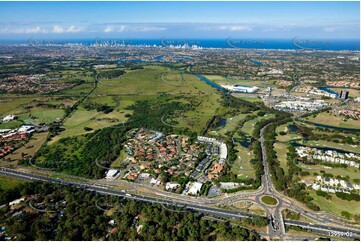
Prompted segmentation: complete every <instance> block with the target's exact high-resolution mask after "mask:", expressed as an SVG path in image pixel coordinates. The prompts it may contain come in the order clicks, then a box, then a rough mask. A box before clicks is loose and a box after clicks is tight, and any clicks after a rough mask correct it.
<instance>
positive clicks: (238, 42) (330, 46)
mask: <svg viewBox="0 0 361 242" xmlns="http://www.w3.org/2000/svg"><path fill="white" fill-rule="evenodd" d="M26 43H29V41H28V40H0V44H26ZM30 43H31V44H33V45H44V44H48V43H49V44H65V43H69V44H75V43H77V44H83V45H94V44H96V43H97V44H103V45H104V44H108V45H110V44H113V45H114V44H123V43H124V44H125V45H143V46H185V45H187V46H198V47H203V48H242V49H282V50H287V49H289V50H297V49H306V50H308V49H309V50H337V51H342V50H350V51H359V50H360V41H359V40H340V39H337V40H331V39H330V40H324V39H323V40H317V39H301V38H299V39H298V38H293V39H236V38H234V39H232V38H227V39H165V38H161V39H105V38H104V39H100V38H98V39H68V40H60V39H57V40H55V39H53V40H52V39H36V38H33V39H31V40H30Z"/></svg>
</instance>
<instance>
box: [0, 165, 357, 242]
mask: <svg viewBox="0 0 361 242" xmlns="http://www.w3.org/2000/svg"><path fill="white" fill-rule="evenodd" d="M0 174H1V175H5V176H10V177H14V178H19V179H23V180H28V181H43V182H48V183H55V184H61V185H68V186H74V187H78V188H81V189H86V190H88V191H92V192H96V193H99V194H103V195H112V196H119V197H123V198H126V199H133V200H137V201H143V202H151V203H159V204H164V205H171V206H176V207H179V208H183V209H190V210H194V211H197V212H199V213H203V214H207V215H212V216H216V217H221V218H226V219H243V218H247V217H255V216H257V215H255V214H251V213H245V212H238V211H231V210H226V209H219V208H213V207H207V206H202V205H196V204H194V205H193V204H189V203H185V202H178V201H169V200H165V199H158V198H155V197H150V196H145V195H138V194H128V193H127V192H125V191H115V190H112V189H114V188H111V187H106V186H99V185H94V184H89V183H86V182H76V181H68V180H63V179H60V178H49V177H46V176H41V175H37V174H32V173H26V172H21V171H17V170H12V169H8V168H0ZM284 222H285V224H286V225H294V226H299V227H301V228H304V229H308V230H309V231H312V232H314V233H318V234H323V235H327V236H330V234H332V235H335V236H337V237H340V238H344V239H345V238H347V239H355V240H359V238H360V232H359V231H358V230H356V229H345V228H340V227H334V226H333V227H331V226H325V225H321V224H313V223H307V222H301V221H293V220H285V221H284ZM346 235H349V236H348V237H346Z"/></svg>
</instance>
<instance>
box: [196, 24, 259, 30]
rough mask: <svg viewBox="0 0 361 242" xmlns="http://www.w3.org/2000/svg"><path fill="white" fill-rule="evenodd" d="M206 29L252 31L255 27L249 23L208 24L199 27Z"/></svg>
mask: <svg viewBox="0 0 361 242" xmlns="http://www.w3.org/2000/svg"><path fill="white" fill-rule="evenodd" d="M198 29H200V30H206V31H219V30H220V31H251V30H253V27H251V26H248V25H217V24H215V25H207V26H202V27H200V28H198Z"/></svg>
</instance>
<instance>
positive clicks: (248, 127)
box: [241, 112, 274, 135]
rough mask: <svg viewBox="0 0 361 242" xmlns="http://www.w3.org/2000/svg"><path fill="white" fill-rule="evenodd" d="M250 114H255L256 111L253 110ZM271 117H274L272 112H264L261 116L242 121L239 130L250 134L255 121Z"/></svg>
mask: <svg viewBox="0 0 361 242" xmlns="http://www.w3.org/2000/svg"><path fill="white" fill-rule="evenodd" d="M252 114H253V115H257V112H253V113H252ZM271 118H274V114H266V115H264V116H263V117H257V118H254V119H251V120H249V121H247V122H245V123H244V125H243V127H242V128H241V131H242V132H244V133H245V134H247V135H252V133H253V130H254V125H255V124H256V123H257V122H259V121H261V120H265V119H271Z"/></svg>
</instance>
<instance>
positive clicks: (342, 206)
mask: <svg viewBox="0 0 361 242" xmlns="http://www.w3.org/2000/svg"><path fill="white" fill-rule="evenodd" d="M308 192H309V194H310V195H311V196H312V198H313V201H312V202H313V203H314V204H316V205H317V206H319V207H320V209H321V210H323V211H326V212H328V213H332V214H336V215H339V216H341V212H342V211H346V212H349V213H351V214H352V215H360V202H356V201H346V200H342V199H340V198H338V197H336V196H335V195H332V199H331V200H327V199H326V198H324V197H321V196H317V195H316V191H313V190H310V191H308Z"/></svg>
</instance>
